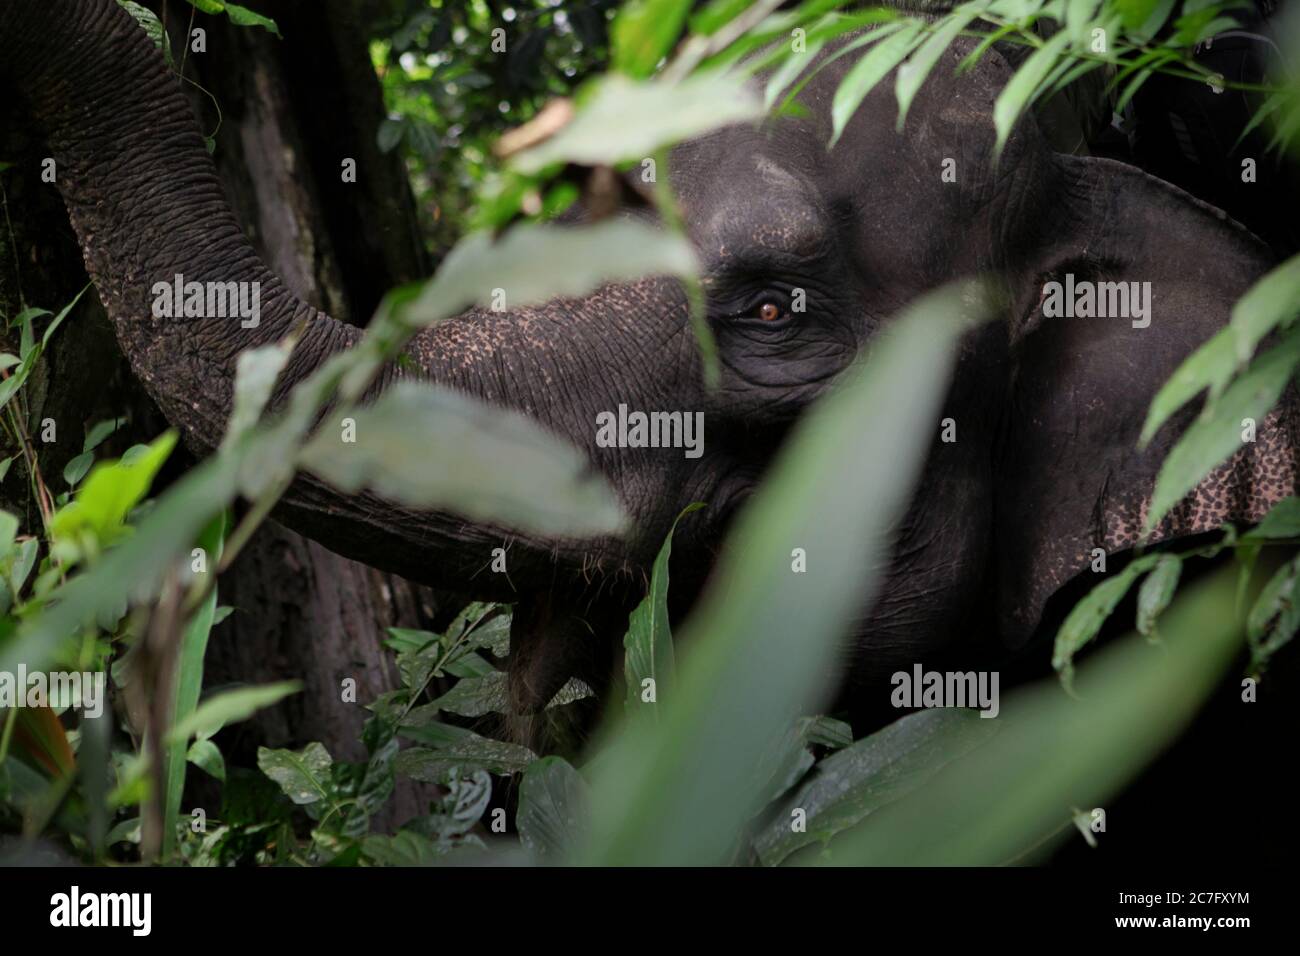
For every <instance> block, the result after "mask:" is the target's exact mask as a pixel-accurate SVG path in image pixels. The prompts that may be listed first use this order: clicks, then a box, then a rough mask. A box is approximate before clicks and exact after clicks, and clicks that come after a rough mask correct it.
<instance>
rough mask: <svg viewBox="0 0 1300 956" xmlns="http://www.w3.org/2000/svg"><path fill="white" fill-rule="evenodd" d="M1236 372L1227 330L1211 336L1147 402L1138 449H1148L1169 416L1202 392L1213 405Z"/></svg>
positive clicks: (1232, 335) (1230, 332)
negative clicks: (1207, 395) (1149, 402)
mask: <svg viewBox="0 0 1300 956" xmlns="http://www.w3.org/2000/svg"><path fill="white" fill-rule="evenodd" d="M1236 371H1237V359H1236V350H1235V338H1234V332H1233V330H1232V328H1231V327H1230V326H1229V327H1227V328H1223V329H1220V330H1219V331H1218V332H1216V333H1214V335H1213V336H1212V337H1211V338H1210V339H1209V341H1207V342H1206V343H1205V344H1204V345H1202V346H1201V347H1200V348H1198V349H1197V350H1196V351H1195V352H1193V353H1192V354H1191V355H1189V356H1188V357H1187V358H1186V359H1185V360H1184V361H1183V363H1182V364H1181V365H1179V366H1178V368H1177V370H1176V371H1175V372H1174V374H1173V375H1171V376H1170V377H1169V380H1168V381H1167V382H1165V383H1164V385H1162V386H1160V391H1158V392H1156V397H1155V398H1154V399H1152V400H1151V408H1150V410H1149V411H1148V412H1147V420H1146V423H1145V424H1144V425H1143V426H1142V435H1141V437H1139V438H1138V447H1139V448H1145V447H1146V446H1147V445H1149V444H1150V443H1151V439H1152V438H1154V437H1155V434H1156V432H1158V431H1159V430H1160V427H1161V426H1162V425H1164V423H1165V422H1167V421H1168V420H1169V418H1170V416H1171V415H1173V414H1174V412H1176V411H1178V409H1180V408H1182V407H1183V406H1184V405H1186V404H1187V403H1188V402H1190V401H1191V400H1192V399H1193V398H1195V397H1196V396H1197V395H1199V394H1200V393H1201V392H1203V391H1204V390H1205V389H1206V388H1208V389H1209V390H1210V394H1209V398H1208V401H1209V402H1210V403H1213V402H1215V401H1217V400H1218V397H1219V396H1220V395H1222V394H1223V390H1224V389H1225V388H1227V386H1228V382H1230V381H1232V376H1233V374H1234V373H1235V372H1236Z"/></svg>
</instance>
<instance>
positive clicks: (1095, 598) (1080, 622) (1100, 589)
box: [1052, 554, 1160, 689]
mask: <svg viewBox="0 0 1300 956" xmlns="http://www.w3.org/2000/svg"><path fill="white" fill-rule="evenodd" d="M1159 557H1160V556H1159V555H1155V554H1149V555H1145V556H1143V557H1141V558H1136V559H1135V560H1133V561H1130V562H1129V563H1128V565H1126V566H1125V568H1124V570H1122V571H1120V572H1119V573H1117V574H1115V575H1113V576H1112V577H1109V578H1107V579H1106V580H1104V581H1102V582H1101V583H1100V584H1098V585H1097V586H1096V587H1095V588H1093V589H1092V590H1091V591H1089V592H1088V593H1087V594H1086V595H1085V596H1084V597H1083V599H1082V600H1081V601H1079V603H1078V604H1076V605H1075V606H1074V607H1073V608H1072V609H1071V610H1070V613H1069V614H1068V615H1066V618H1065V621H1064V622H1063V623H1062V624H1061V629H1060V630H1059V631H1057V632H1056V642H1055V644H1054V645H1053V647H1052V667H1053V668H1055V669H1056V671H1057V673H1059V674H1060V675H1061V683H1062V684H1064V685H1065V687H1066V688H1067V689H1068V688H1070V687H1071V686H1073V680H1074V655H1075V654H1077V653H1079V651H1081V650H1082V649H1083V648H1084V647H1085V646H1087V645H1088V644H1089V643H1090V642H1091V641H1092V639H1093V638H1094V637H1096V636H1097V634H1098V633H1099V632H1100V631H1101V626H1102V625H1103V624H1105V623H1106V619H1107V618H1109V617H1110V616H1111V614H1112V613H1113V612H1114V610H1115V607H1116V605H1118V604H1119V602H1120V601H1122V600H1124V595H1126V594H1128V589H1129V588H1130V587H1132V586H1133V582H1134V581H1136V580H1137V579H1138V577H1139V576H1140V575H1142V574H1145V573H1146V572H1147V571H1150V570H1151V568H1153V567H1154V566H1155V563H1156V561H1157V560H1159Z"/></svg>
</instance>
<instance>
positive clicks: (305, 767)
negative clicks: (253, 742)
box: [257, 742, 334, 806]
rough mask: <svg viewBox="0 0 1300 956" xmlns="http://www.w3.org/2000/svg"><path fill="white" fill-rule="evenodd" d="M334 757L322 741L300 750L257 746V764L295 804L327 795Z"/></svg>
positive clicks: (300, 804) (321, 798) (328, 793)
mask: <svg viewBox="0 0 1300 956" xmlns="http://www.w3.org/2000/svg"><path fill="white" fill-rule="evenodd" d="M333 763H334V760H333V758H331V757H330V755H329V751H328V750H326V749H325V747H324V745H322V744H319V743H314V742H313V743H310V744H308V745H307V746H306V747H304V748H303V749H302V750H299V751H293V750H271V749H268V748H266V747H258V748H257V766H258V767H259V768H260V769H261V771H262V773H264V774H266V775H267V776H268V777H270V778H271V779H272V780H274V781H275V782H276V783H278V784H279V785H280V789H281V790H282V791H284V795H285V796H286V797H288V798H289V799H290V800H292V801H293V802H294V803H296V804H298V805H299V806H307V805H309V804H313V803H318V802H320V801H321V800H327V799H329V796H330V786H331V784H330V779H329V775H330V767H331V766H332V765H333Z"/></svg>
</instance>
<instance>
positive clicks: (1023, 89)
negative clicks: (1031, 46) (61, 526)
mask: <svg viewBox="0 0 1300 956" xmlns="http://www.w3.org/2000/svg"><path fill="white" fill-rule="evenodd" d="M1069 43H1070V35H1069V33H1067V32H1066V31H1064V30H1061V31H1059V32H1057V33H1055V34H1053V35H1052V37H1051V39H1049V40H1047V42H1045V43H1044V44H1043V45H1042V46H1041V47H1039V48H1038V49H1036V50H1035V51H1034V52H1033V53H1032V54H1030V56H1029V59H1027V60H1025V62H1024V63H1022V64H1020V68H1019V69H1018V70H1016V72H1015V74H1014V75H1013V76H1012V77H1011V79H1010V80H1009V81H1008V82H1007V85H1006V86H1005V87H1003V88H1002V92H1001V93H999V94H998V98H997V99H996V100H995V101H994V103H993V126H994V128H995V129H996V130H997V144H996V145H995V147H994V152H995V154H997V155H1001V153H1002V147H1003V146H1005V145H1006V142H1007V138H1008V137H1009V136H1010V135H1011V130H1012V129H1013V128H1014V127H1015V125H1016V121H1017V120H1018V119H1020V116H1021V114H1022V113H1024V111H1025V110H1026V109H1028V108H1029V106H1030V104H1032V103H1033V102H1034V100H1035V99H1036V98H1037V95H1038V92H1039V87H1040V85H1041V84H1042V83H1043V81H1044V80H1045V79H1047V75H1048V74H1049V73H1051V72H1052V70H1053V68H1054V67H1055V66H1056V61H1057V59H1058V58H1059V57H1060V56H1061V54H1062V53H1064V52H1065V48H1066V47H1067V46H1068V45H1069Z"/></svg>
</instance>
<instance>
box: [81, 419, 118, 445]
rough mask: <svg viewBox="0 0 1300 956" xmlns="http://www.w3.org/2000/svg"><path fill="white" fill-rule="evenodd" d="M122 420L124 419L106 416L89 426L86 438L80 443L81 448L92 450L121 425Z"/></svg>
mask: <svg viewBox="0 0 1300 956" xmlns="http://www.w3.org/2000/svg"><path fill="white" fill-rule="evenodd" d="M123 421H125V419H121V418H106V419H104V420H103V421H102V422H96V423H95V424H94V425H92V426H91V429H90V431H88V432H86V440H85V441H84V442H83V443H82V446H81V450H82V451H83V452H85V451H94V450H95V449H96V448H98V447H99V446H100V445H101V444H103V442H104V439H106V438H107V437H108V436H109V435H111V434H113V432H115V431H117V430H118V428H120V427H121V425H122V422H123Z"/></svg>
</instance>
